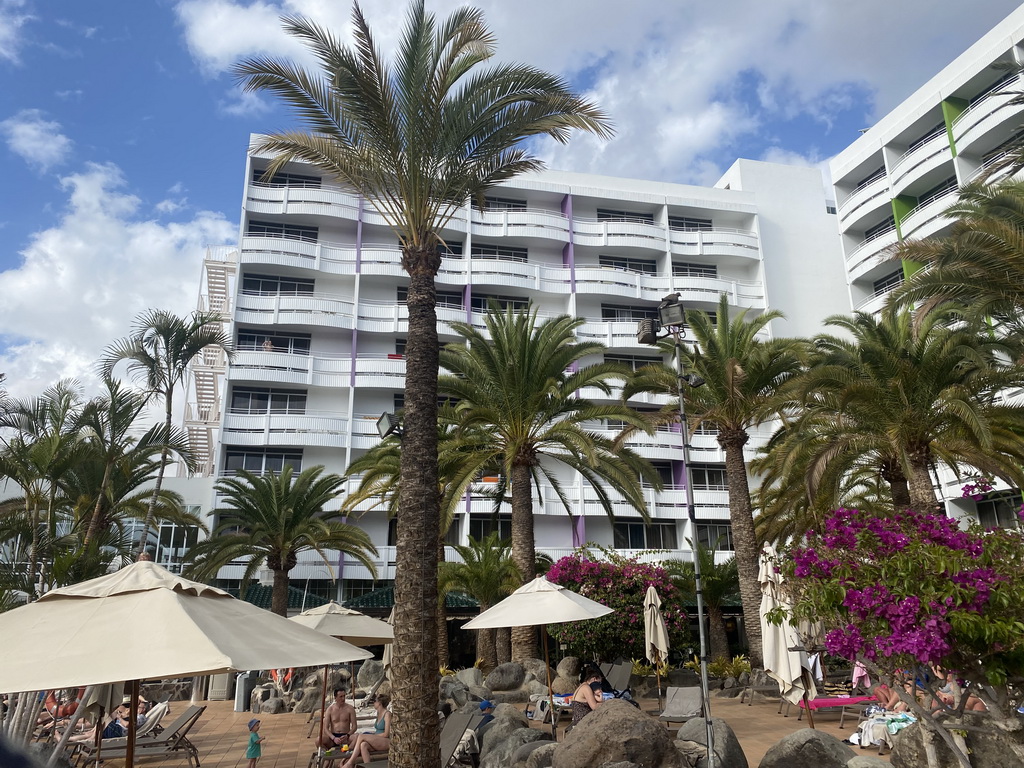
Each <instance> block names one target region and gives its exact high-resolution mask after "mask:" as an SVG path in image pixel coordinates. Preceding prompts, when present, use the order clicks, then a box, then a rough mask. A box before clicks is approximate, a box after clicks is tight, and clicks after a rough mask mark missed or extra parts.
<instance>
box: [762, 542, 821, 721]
mask: <svg viewBox="0 0 1024 768" xmlns="http://www.w3.org/2000/svg"><path fill="white" fill-rule="evenodd" d="M776 558H777V555H776V552H775V548H774V547H772V546H771V545H770V544H765V546H764V550H763V551H762V552H761V566H760V568H759V570H758V575H757V580H758V582H759V583H760V584H761V646H762V648H761V650H762V654H763V656H764V668H765V672H767V673H768V676H769V677H770V678H772V679H773V680H775V681H776V682H777V683H778V684H779V693H780V695H781V696H782V697H783V698H784V699H787V700H788V701H790V702H791V703H793V704H799V702H800V700H801V699H806V698H814V696H815V695H816V694H817V690H816V689H815V687H814V681H813V680H812V679H811V676H810V675H805V674H803V671H804V669H809V665H808V660H807V652H806V651H805V650H790V649H792V648H802V645H801V640H800V635H799V633H798V632H797V631H796V629H795V628H794V627H793V625H792V623H790V621H789V620H788V619H786V620H785V621H783V622H782V623H781V624H772V623H771V622H769V621H768V620H767V618H765V617H766V616H767V615H768V613H769V612H770V611H772V610H774V609H775V608H778V607H780V606H781V607H786V606H788V602H787V600H786V598H785V596H784V594H783V592H782V574H781V573H779V570H778V568H776V567H775V562H776ZM811 722H812V726H813V721H811Z"/></svg>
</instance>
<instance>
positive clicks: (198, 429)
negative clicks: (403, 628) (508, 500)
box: [187, 152, 848, 598]
mask: <svg viewBox="0 0 1024 768" xmlns="http://www.w3.org/2000/svg"><path fill="white" fill-rule="evenodd" d="M265 167H266V159H265V158H263V157H260V156H258V155H256V154H254V153H252V152H250V153H249V156H248V158H247V163H246V170H245V180H246V181H245V191H244V197H243V202H242V210H243V213H242V220H241V231H240V236H239V243H240V247H238V248H229V247H218V248H211V249H210V250H209V252H208V254H207V258H206V259H205V261H204V276H203V289H202V295H201V299H200V304H201V306H202V307H203V308H207V309H211V310H216V311H220V312H221V313H223V314H224V316H225V317H226V318H229V330H230V333H231V335H232V337H233V338H234V342H235V345H236V351H235V355H234V359H233V360H232V362H231V363H230V365H227V364H226V361H225V360H224V359H223V358H222V357H221V356H220V355H216V354H212V355H211V356H210V357H209V358H208V359H205V360H204V361H203V364H202V365H198V366H196V367H195V371H194V382H195V387H194V392H193V393H192V399H191V402H190V403H189V405H188V413H187V426H188V428H189V432H190V435H191V437H192V440H193V444H194V445H195V446H197V447H198V450H199V452H200V453H201V454H202V455H203V459H204V461H205V465H206V466H205V474H207V476H217V475H221V474H225V473H230V472H232V471H233V470H235V469H237V468H240V467H244V468H246V469H249V470H252V471H257V472H258V471H261V470H269V469H275V470H279V469H280V468H281V467H282V466H283V465H284V464H285V463H290V464H293V465H294V466H296V467H299V468H301V467H310V466H314V465H318V464H323V465H324V466H325V467H326V468H327V469H328V471H332V472H338V473H342V472H344V470H345V468H346V467H347V466H348V464H349V463H350V462H351V461H352V459H354V458H355V457H357V456H359V455H360V454H362V453H363V452H365V451H366V450H368V449H369V448H371V447H372V446H373V445H375V444H376V443H377V442H378V441H379V440H380V437H379V435H378V433H377V429H376V426H375V421H376V419H377V418H378V417H379V416H380V414H381V413H383V412H390V411H394V410H395V409H396V408H397V407H400V406H401V404H402V390H403V385H404V374H405V360H404V359H403V351H404V345H405V335H406V312H405V307H404V304H403V299H404V295H405V290H406V285H407V279H406V277H405V275H404V273H403V271H402V269H401V266H400V254H399V249H398V245H397V239H396V238H395V236H394V235H393V234H392V232H391V231H390V230H389V229H388V228H387V226H385V223H384V221H383V219H382V218H381V217H380V216H379V215H378V214H377V213H376V212H375V211H374V209H373V208H372V207H370V206H369V205H367V204H365V203H364V201H362V200H361V199H360V198H358V197H357V196H355V195H353V194H351V193H349V192H348V191H346V190H344V189H341V188H339V187H337V186H336V185H334V184H332V183H331V182H330V181H329V180H327V179H323V178H321V175H320V173H319V172H317V171H316V170H315V169H313V168H310V167H305V166H301V165H294V166H291V167H289V168H287V169H286V171H285V172H284V173H281V174H280V175H279V176H276V177H274V178H273V179H270V180H266V181H265V180H263V179H262V176H263V169H264V168H265ZM443 237H444V240H445V242H446V243H447V246H448V249H449V251H450V253H449V254H448V255H447V256H446V257H445V258H444V260H443V264H442V267H441V271H440V274H439V275H438V278H437V301H438V309H437V314H438V329H439V332H440V334H441V339H442V341H455V340H456V337H455V336H454V335H453V334H452V332H451V331H450V329H449V328H448V326H447V321H451V320H460V321H466V322H470V323H473V324H475V325H478V326H480V325H482V318H483V314H484V311H485V309H486V306H487V300H488V299H490V298H496V299H497V300H498V301H499V302H500V303H501V304H503V305H509V304H511V305H513V306H525V305H526V303H527V302H533V304H534V305H535V306H536V307H537V308H538V309H539V311H540V313H541V315H542V316H546V315H556V314H562V313H567V314H570V315H573V316H577V317H581V318H584V319H585V322H584V324H583V325H582V326H581V327H580V329H579V331H578V335H579V337H580V338H581V339H588V340H597V341H601V342H603V343H604V344H605V345H606V346H607V352H606V353H605V358H606V359H615V360H619V361H624V362H627V363H629V364H632V365H642V364H645V363H647V362H650V361H654V360H658V359H659V357H658V354H657V352H656V350H655V349H654V348H652V347H641V346H640V345H638V343H637V341H636V326H637V321H638V320H640V319H643V318H648V317H652V316H655V308H656V307H657V305H658V303H659V301H660V300H661V299H662V297H664V296H665V295H667V294H669V293H674V292H678V293H680V295H681V301H682V302H684V304H685V305H686V306H687V307H694V308H702V309H707V310H712V309H714V308H715V307H716V306H717V302H718V297H719V295H720V294H725V295H726V296H728V297H729V304H730V307H731V309H732V310H733V311H734V312H736V311H739V310H742V309H746V310H749V311H750V312H751V313H755V314H756V313H759V312H763V311H765V310H766V309H767V308H772V309H779V310H782V311H783V312H784V313H785V314H786V318H787V319H786V320H784V321H775V322H773V323H772V326H771V329H770V332H771V333H772V334H775V335H810V334H812V333H814V332H816V331H818V330H819V329H820V327H821V321H822V319H823V318H824V317H825V316H827V315H829V314H832V313H834V312H842V311H845V310H847V309H848V306H847V299H846V297H847V292H846V285H845V279H844V272H843V269H842V260H841V258H840V253H839V245H838V240H837V238H836V223H835V215H834V213H833V212H832V210H831V209H830V208H829V207H828V205H827V204H826V200H825V195H824V191H823V188H822V184H821V176H820V173H819V172H818V171H817V170H816V169H811V168H798V167H793V166H783V165H774V164H768V163H760V162H752V161H747V160H740V161H737V162H736V163H735V164H734V165H733V167H732V168H731V169H730V170H729V171H728V172H727V173H726V174H725V176H724V177H723V178H722V180H721V181H720V182H719V183H718V185H717V186H716V187H715V188H705V187H694V186H684V185H677V184H665V183H657V182H647V181H636V180H629V179H616V178H608V177H600V176H589V175H581V174H571V173H556V172H545V173H541V174H537V175H534V176H529V177H525V178H522V179H519V180H516V181H513V182H510V183H507V184H503V185H501V186H500V187H498V188H495V189H494V190H493V191H492V193H491V194H490V196H489V197H488V201H487V206H486V209H485V210H479V209H473V208H471V207H469V206H467V207H466V208H465V209H464V210H462V211H461V212H460V214H459V215H458V216H456V218H455V219H454V220H453V221H451V222H450V223H449V225H448V226H447V227H446V228H445V230H444V231H443ZM268 340H269V343H268ZM633 402H634V403H635V404H637V405H638V406H639V407H643V406H644V402H643V401H642V400H641V399H636V400H634V401H633ZM656 404H657V403H656V402H655V400H654V399H650V400H649V401H648V403H647V405H648V406H649V407H655V406H656ZM608 429H609V432H611V431H613V428H612V427H608ZM766 436H767V432H766V433H765V434H763V435H757V436H755V439H754V440H752V441H751V443H750V446H749V448H750V450H754V449H756V447H757V446H758V445H759V444H760V442H761V440H763V439H764V437H766ZM633 445H634V446H635V447H636V448H637V450H639V451H640V452H641V453H642V454H643V455H645V456H646V457H648V458H649V459H651V460H652V461H653V462H654V463H655V465H656V466H657V467H658V469H659V471H660V472H661V474H662V476H663V478H664V480H665V482H666V489H665V490H664V491H662V492H660V493H658V492H655V491H653V490H651V491H650V492H649V493H648V494H647V501H648V509H649V513H650V517H651V524H650V525H649V526H646V525H644V523H643V521H642V519H641V518H640V517H639V516H638V515H637V513H636V512H635V511H634V510H632V509H631V508H630V507H629V506H628V505H627V504H625V503H622V505H621V507H619V508H618V509H617V511H616V516H615V520H614V523H613V522H612V521H609V519H608V518H607V516H606V515H605V514H604V512H603V511H602V509H601V508H600V507H599V505H598V504H597V502H596V498H595V496H594V494H593V492H592V491H591V490H589V489H588V487H587V486H586V485H585V484H583V483H582V482H579V479H578V478H573V477H570V476H568V475H567V476H566V477H565V480H564V486H565V488H566V490H567V492H568V495H569V496H570V498H571V499H572V506H573V509H572V518H570V516H569V515H567V514H566V511H565V509H564V508H563V507H562V505H561V504H560V502H559V501H558V499H557V497H556V495H555V493H554V492H553V490H552V489H551V488H550V487H543V486H542V487H540V488H539V489H538V491H537V494H538V496H539V498H536V499H535V510H534V511H535V520H536V539H537V547H538V550H540V551H543V552H546V553H549V554H551V555H553V556H555V557H558V556H561V555H562V554H565V553H568V552H569V551H570V550H571V549H572V548H573V547H574V546H577V545H580V544H583V543H585V542H588V541H593V542H597V543H600V544H603V545H606V546H615V547H617V548H620V549H624V550H629V551H636V550H645V549H669V550H679V551H678V552H677V553H675V554H676V556H678V557H681V558H685V557H688V552H686V551H683V548H685V547H686V546H687V545H686V539H687V538H689V537H691V536H693V535H696V536H697V537H698V538H701V539H705V540H708V539H710V540H711V541H714V540H716V539H717V538H718V537H719V536H720V535H721V536H723V537H724V540H725V541H728V532H729V526H728V518H729V515H728V498H727V492H726V484H725V468H724V455H723V452H722V451H721V450H720V449H719V447H718V443H717V441H716V439H715V435H714V434H711V433H707V432H698V433H697V434H695V435H693V436H692V437H691V446H692V448H691V451H690V463H691V471H692V476H693V481H694V495H695V501H696V516H697V528H698V530H697V531H690V530H689V524H688V522H687V521H686V508H685V493H684V489H683V488H684V486H683V475H682V464H681V458H682V451H681V441H680V435H679V433H678V432H677V431H668V430H666V431H663V432H659V433H658V434H656V435H655V436H653V437H641V438H640V439H638V440H637V441H635V442H634V443H633ZM211 479H212V478H211ZM487 480H488V479H487V478H484V479H483V482H482V483H481V486H480V488H479V490H484V489H485V488H486V485H487ZM492 481H493V479H492ZM207 482H210V480H207ZM211 501H212V500H211ZM574 521H575V522H574ZM355 522H357V524H358V525H360V526H362V527H363V528H364V529H365V530H367V532H369V534H370V535H371V537H372V538H373V540H374V542H375V543H376V544H377V545H378V547H379V549H380V558H379V563H378V565H379V568H378V570H379V576H380V578H381V579H385V580H388V579H392V578H393V577H394V547H393V545H394V533H393V528H392V527H390V526H389V521H388V520H387V518H386V516H385V515H384V513H383V512H381V511H368V512H366V513H365V514H364V515H362V516H361V517H359V518H358V519H356V520H355ZM496 522H497V524H498V525H499V526H501V527H502V530H507V526H508V522H507V517H505V516H501V517H499V518H497V520H496V519H495V517H494V515H493V513H492V508H491V502H490V501H489V500H488V499H486V498H485V497H483V496H477V495H470V496H469V497H467V498H466V499H465V501H464V503H463V505H462V509H461V511H460V513H459V515H458V517H457V519H456V522H455V525H454V526H453V529H452V531H451V541H453V542H465V541H466V539H467V537H468V536H469V535H473V536H475V537H480V536H481V535H482V534H484V533H485V532H486V531H488V530H491V528H492V526H493V525H494V524H495V523H496ZM342 565H343V568H342V569H341V579H342V590H341V591H342V596H343V597H345V598H347V597H350V596H352V595H355V594H359V593H360V592H362V591H364V590H366V589H367V588H369V586H370V584H369V582H368V579H369V574H368V573H367V572H366V570H365V569H364V568H363V567H362V566H359V565H354V564H352V563H351V562H349V563H343V564H342ZM222 575H223V576H224V577H226V578H228V579H231V578H238V577H239V576H240V575H241V568H240V567H239V568H228V569H226V570H225V572H223V573H222ZM292 576H293V579H294V581H295V583H296V585H297V586H300V587H303V588H304V585H306V584H309V585H312V586H310V588H311V589H317V591H320V592H321V593H323V592H324V591H325V590H326V589H327V588H328V586H327V585H329V584H330V583H331V579H332V574H331V573H330V572H329V571H328V569H327V568H326V567H325V566H324V565H323V564H322V563H319V562H312V560H311V559H310V560H309V561H308V562H307V561H303V562H300V565H299V566H298V567H296V569H295V570H294V571H293V572H292Z"/></svg>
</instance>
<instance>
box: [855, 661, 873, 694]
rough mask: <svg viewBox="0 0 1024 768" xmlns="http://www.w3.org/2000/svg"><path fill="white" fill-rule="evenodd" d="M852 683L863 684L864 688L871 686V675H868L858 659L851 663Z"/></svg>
mask: <svg viewBox="0 0 1024 768" xmlns="http://www.w3.org/2000/svg"><path fill="white" fill-rule="evenodd" d="M853 685H854V687H856V686H857V685H863V686H864V687H865V688H871V677H870V675H868V670H867V668H866V667H865V666H864V665H863V664H861V663H860V662H859V661H858V662H857V663H856V664H854V665H853Z"/></svg>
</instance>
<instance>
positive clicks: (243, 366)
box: [228, 350, 352, 387]
mask: <svg viewBox="0 0 1024 768" xmlns="http://www.w3.org/2000/svg"><path fill="white" fill-rule="evenodd" d="M351 369H352V362H351V355H299V354H294V353H291V352H264V351H262V350H236V352H235V355H234V357H233V358H232V360H231V363H230V367H229V372H228V375H229V378H231V379H232V380H234V381H239V380H243V381H258V382H273V383H284V384H305V385H306V386H319V387H343V386H348V384H349V382H350V379H351Z"/></svg>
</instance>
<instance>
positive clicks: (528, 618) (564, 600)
mask: <svg viewBox="0 0 1024 768" xmlns="http://www.w3.org/2000/svg"><path fill="white" fill-rule="evenodd" d="M613 610H614V609H612V608H609V607H608V606H606V605H602V604H601V603H598V602H596V601H594V600H591V599H590V598H587V597H584V596H583V595H580V594H577V593H576V592H573V591H572V590H571V589H566V588H565V587H563V586H562V585H561V584H553V583H552V582H550V581H548V580H547V579H546V578H545V577H544V576H538V577H537V578H536V579H534V580H533V581H531V582H529V583H528V584H524V585H523V586H521V587H520V588H519V589H517V590H516V591H515V592H513V593H512V594H511V595H509V596H508V597H506V598H505V599H504V600H502V601H501V602H499V603H497V604H496V605H494V606H492V607H490V608H488V609H487V610H486V611H484V612H483V613H481V614H480V615H479V616H477V617H476V618H475V619H473V620H472V621H467V622H466V623H465V624H463V625H462V628H463V629H497V628H499V627H534V626H539V625H542V624H564V623H565V622H569V621H587V620H588V619H596V618H598V617H600V616H606V615H607V614H609V613H612V612H613ZM543 637H544V666H545V669H547V678H548V706H549V707H550V708H551V712H552V713H554V706H555V704H554V696H553V694H552V692H551V662H550V660H549V657H548V635H547V632H544V633H543ZM551 729H552V732H554V715H553V714H552V726H551Z"/></svg>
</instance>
